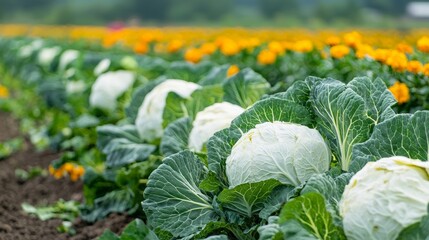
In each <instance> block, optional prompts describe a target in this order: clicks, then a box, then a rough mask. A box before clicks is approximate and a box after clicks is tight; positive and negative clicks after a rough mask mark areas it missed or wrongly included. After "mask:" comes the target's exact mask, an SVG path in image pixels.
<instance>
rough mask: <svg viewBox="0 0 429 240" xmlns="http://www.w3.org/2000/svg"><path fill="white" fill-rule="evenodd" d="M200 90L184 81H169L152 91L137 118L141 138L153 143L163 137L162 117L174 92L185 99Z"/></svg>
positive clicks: (193, 84)
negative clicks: (168, 98) (168, 96)
mask: <svg viewBox="0 0 429 240" xmlns="http://www.w3.org/2000/svg"><path fill="white" fill-rule="evenodd" d="M198 88H200V85H198V84H195V83H192V82H187V81H184V80H177V79H169V80H166V81H164V82H162V83H160V84H159V85H158V86H156V87H155V88H154V89H152V91H150V92H149V93H148V94H147V95H146V96H145V98H144V100H143V103H142V105H141V106H140V108H139V112H138V114H137V118H136V122H135V124H136V127H137V130H138V132H139V134H140V137H141V138H142V139H143V140H146V141H149V142H151V141H153V140H155V139H158V138H160V137H161V136H162V133H163V128H162V121H163V119H162V116H163V114H164V107H165V101H166V98H167V95H168V93H169V92H174V93H176V94H178V95H179V96H181V97H183V98H187V97H189V96H191V94H192V93H193V92H194V91H195V90H196V89H198Z"/></svg>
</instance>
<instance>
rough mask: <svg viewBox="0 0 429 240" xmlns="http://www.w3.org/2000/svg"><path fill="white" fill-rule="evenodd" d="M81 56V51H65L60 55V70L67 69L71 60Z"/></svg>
mask: <svg viewBox="0 0 429 240" xmlns="http://www.w3.org/2000/svg"><path fill="white" fill-rule="evenodd" d="M78 57H79V51H77V50H73V49H69V50H66V51H64V52H63V54H61V57H60V63H59V65H58V68H59V69H60V70H65V69H66V67H67V65H69V64H70V63H71V62H73V61H74V60H76V59H77V58H78Z"/></svg>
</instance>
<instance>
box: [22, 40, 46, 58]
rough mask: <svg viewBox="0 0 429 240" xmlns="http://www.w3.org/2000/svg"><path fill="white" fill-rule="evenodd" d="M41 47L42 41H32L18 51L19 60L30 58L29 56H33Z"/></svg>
mask: <svg viewBox="0 0 429 240" xmlns="http://www.w3.org/2000/svg"><path fill="white" fill-rule="evenodd" d="M42 46H43V40H41V39H37V40H34V41H32V42H31V43H29V44H28V45H25V46H22V47H21V48H20V49H19V51H18V56H19V57H21V58H28V57H30V56H31V54H33V52H34V51H36V50H39V49H40V48H41V47H42Z"/></svg>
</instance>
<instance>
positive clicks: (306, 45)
mask: <svg viewBox="0 0 429 240" xmlns="http://www.w3.org/2000/svg"><path fill="white" fill-rule="evenodd" d="M293 49H294V50H295V51H296V52H301V53H307V52H311V51H312V50H313V43H312V42H311V41H310V40H301V41H298V42H296V43H295V44H294V47H293Z"/></svg>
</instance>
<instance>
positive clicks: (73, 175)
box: [70, 166, 85, 182]
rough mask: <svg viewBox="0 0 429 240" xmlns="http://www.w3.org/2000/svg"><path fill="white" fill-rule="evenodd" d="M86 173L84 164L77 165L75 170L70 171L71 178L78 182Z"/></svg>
mask: <svg viewBox="0 0 429 240" xmlns="http://www.w3.org/2000/svg"><path fill="white" fill-rule="evenodd" d="M84 173H85V168H83V167H82V166H75V167H74V168H73V171H72V172H71V173H70V180H72V181H73V182H76V181H77V180H79V179H80V178H81V177H82V176H83V174H84Z"/></svg>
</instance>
